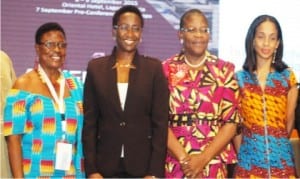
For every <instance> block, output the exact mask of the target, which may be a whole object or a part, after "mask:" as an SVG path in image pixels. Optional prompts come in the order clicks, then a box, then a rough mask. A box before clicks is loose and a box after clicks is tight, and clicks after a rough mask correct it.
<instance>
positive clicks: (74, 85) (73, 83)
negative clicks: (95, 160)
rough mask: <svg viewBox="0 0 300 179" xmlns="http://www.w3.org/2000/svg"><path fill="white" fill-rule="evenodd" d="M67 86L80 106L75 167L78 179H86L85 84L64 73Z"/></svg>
mask: <svg viewBox="0 0 300 179" xmlns="http://www.w3.org/2000/svg"><path fill="white" fill-rule="evenodd" d="M64 75H65V78H66V81H67V85H68V87H69V89H70V92H71V95H72V97H73V98H74V100H75V101H76V105H77V106H78V107H77V109H78V111H77V113H78V116H79V117H78V127H77V143H76V144H77V146H76V156H75V167H76V178H84V177H85V174H84V168H83V160H84V159H83V151H82V142H81V141H82V127H83V104H82V97H83V84H82V83H81V82H80V81H79V80H78V79H77V78H76V77H73V76H72V75H71V74H70V73H68V72H65V73H64Z"/></svg>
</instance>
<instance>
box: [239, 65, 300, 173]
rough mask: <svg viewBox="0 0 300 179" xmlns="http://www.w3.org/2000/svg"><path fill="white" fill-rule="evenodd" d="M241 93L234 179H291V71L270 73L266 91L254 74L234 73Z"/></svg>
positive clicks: (293, 81)
mask: <svg viewBox="0 0 300 179" xmlns="http://www.w3.org/2000/svg"><path fill="white" fill-rule="evenodd" d="M236 77H237V80H238V84H239V86H240V90H241V93H240V94H241V108H240V110H241V116H242V118H243V130H242V134H243V138H242V143H241V147H240V150H239V154H238V160H239V162H238V165H237V167H236V170H235V177H237V178H257V177H258V178H273V177H274V178H293V177H295V167H294V161H293V149H292V146H291V143H290V141H289V138H288V133H287V126H286V124H287V119H286V109H287V95H288V91H289V89H290V88H291V87H292V86H295V85H296V84H297V81H296V77H295V74H294V73H293V71H291V70H290V69H285V70H283V71H282V72H276V71H274V72H270V73H269V74H268V76H267V80H266V85H265V89H264V90H262V88H261V87H260V85H259V83H258V80H257V77H256V75H255V74H250V73H249V72H248V71H244V70H242V71H239V72H237V74H236Z"/></svg>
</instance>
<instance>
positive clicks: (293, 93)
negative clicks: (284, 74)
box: [286, 85, 298, 136]
mask: <svg viewBox="0 0 300 179" xmlns="http://www.w3.org/2000/svg"><path fill="white" fill-rule="evenodd" d="M297 99H298V89H297V85H294V86H292V87H291V89H290V90H289V92H288V97H287V109H286V119H287V125H286V126H287V132H288V136H290V135H291V133H292V130H293V129H294V124H295V110H296V106H297Z"/></svg>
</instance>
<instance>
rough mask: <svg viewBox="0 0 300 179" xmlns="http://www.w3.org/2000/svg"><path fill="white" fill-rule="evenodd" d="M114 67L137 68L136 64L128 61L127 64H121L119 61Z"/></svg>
mask: <svg viewBox="0 0 300 179" xmlns="http://www.w3.org/2000/svg"><path fill="white" fill-rule="evenodd" d="M113 68H132V69H135V66H134V65H133V64H131V63H126V64H121V63H119V62H117V63H116V64H115V65H114V67H113Z"/></svg>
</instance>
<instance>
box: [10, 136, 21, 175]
mask: <svg viewBox="0 0 300 179" xmlns="http://www.w3.org/2000/svg"><path fill="white" fill-rule="evenodd" d="M6 142H7V149H8V157H9V163H10V167H11V172H12V176H13V177H14V178H24V175H23V162H22V161H23V157H22V148H21V135H10V136H6Z"/></svg>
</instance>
